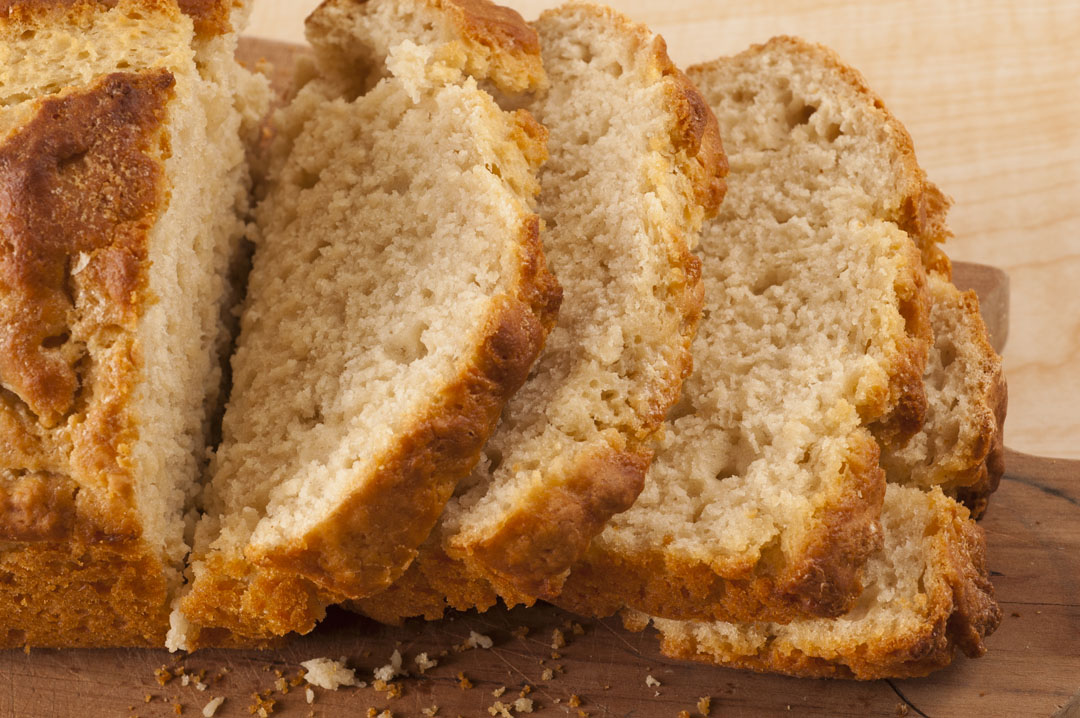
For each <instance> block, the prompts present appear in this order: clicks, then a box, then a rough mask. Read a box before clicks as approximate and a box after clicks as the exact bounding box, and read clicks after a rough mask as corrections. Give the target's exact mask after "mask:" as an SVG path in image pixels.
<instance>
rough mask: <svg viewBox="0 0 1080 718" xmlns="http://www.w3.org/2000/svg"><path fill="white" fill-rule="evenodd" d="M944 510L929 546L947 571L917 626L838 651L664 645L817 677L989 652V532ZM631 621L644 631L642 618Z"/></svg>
mask: <svg viewBox="0 0 1080 718" xmlns="http://www.w3.org/2000/svg"><path fill="white" fill-rule="evenodd" d="M949 503H950V504H951V508H949V509H945V510H943V511H941V522H942V524H944V526H942V527H939V529H938V532H937V533H938V535H937V536H936V537H935V539H934V540H933V544H932V546H931V547H930V548H929V552H930V554H931V555H930V557H928V559H927V560H928V563H932V564H935V565H937V566H939V570H941V571H943V573H944V575H943V576H941V577H940V579H941V580H939V581H938V582H937V585H936V586H935V587H934V589H933V590H932V591H931V592H930V594H929V596H928V598H929V601H928V603H929V605H928V606H927V608H926V614H925V620H924V621H922V622H921V624H920V628H919V630H917V631H913V632H911V633H905V634H886V635H879V636H875V637H873V638H872V639H870V640H867V641H865V642H862V643H860V644H859V645H858V646H856V647H854V648H852V647H851V646H850V645H847V644H848V643H849V642H847V641H845V640H844V637H843V636H840V637H838V639H837V641H836V644H835V645H822V646H819V647H818V650H819V651H821V652H822V653H828V654H830V657H823V656H819V655H809V654H807V653H804V652H802V651H799V650H790V651H789V650H785V649H783V648H781V647H780V646H778V644H777V642H775V641H771V640H770V641H767V642H766V643H765V645H764V646H763V647H762V649H761V650H760V651H759V652H758V653H756V654H754V655H740V654H738V653H736V652H734V651H728V652H725V651H722V650H720V649H717V648H709V647H704V646H702V645H700V644H699V642H698V641H697V640H696V639H695V638H694V636H693V634H692V632H689V631H679V632H678V634H677V635H676V634H675V633H672V634H670V635H667V634H663V633H662V634H661V650H662V651H663V653H664V655H666V656H670V657H672V658H680V659H687V660H695V661H701V662H705V663H715V664H717V665H723V666H729V667H732V668H746V669H750V670H754V671H759V672H769V673H785V674H788V675H792V676H800V677H812V678H855V679H859V680H875V679H879V678H914V677H919V676H925V675H927V674H928V673H931V672H932V671H935V670H937V669H940V668H943V667H945V666H947V665H948V664H949V663H950V662H951V661H952V660H953V658H954V657H955V655H956V653H957V651H958V650H959V651H963V652H964V653H965V654H967V655H968V656H971V657H977V656H980V655H982V654H983V653H984V652H985V650H986V647H985V644H984V639H985V638H986V636H989V635H990V634H991V633H993V632H994V630H995V629H996V628H997V626H998V624H999V623H1000V622H1001V609H1000V608H999V607H998V605H997V603H995V601H994V591H993V586H992V585H991V583H990V579H989V577H988V569H987V566H986V538H985V535H984V534H983V531H982V529H981V528H980V527H978V526H977V525H976V524H975V522H974V521H972V520H970V519H969V518H968V512H967V511H966V510H964V509H963V508H961V507H960V506H959V505H957V504H955V503H954V502H949ZM628 627H630V628H632V629H637V630H640V629H641V628H642V627H643V625H642V624H641V622H640V621H638V620H630V621H629V622H628Z"/></svg>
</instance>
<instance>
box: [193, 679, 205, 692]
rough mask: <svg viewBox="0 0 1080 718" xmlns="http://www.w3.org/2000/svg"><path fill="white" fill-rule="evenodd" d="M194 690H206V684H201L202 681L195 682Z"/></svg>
mask: <svg viewBox="0 0 1080 718" xmlns="http://www.w3.org/2000/svg"><path fill="white" fill-rule="evenodd" d="M195 690H197V691H205V690H206V684H205V683H203V682H202V681H195Z"/></svg>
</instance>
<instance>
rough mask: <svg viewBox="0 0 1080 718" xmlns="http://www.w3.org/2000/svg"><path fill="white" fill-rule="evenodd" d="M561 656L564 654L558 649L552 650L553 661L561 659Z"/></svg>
mask: <svg viewBox="0 0 1080 718" xmlns="http://www.w3.org/2000/svg"><path fill="white" fill-rule="evenodd" d="M560 658H562V654H561V653H559V652H558V651H552V652H551V660H553V661H557V660H559V659H560Z"/></svg>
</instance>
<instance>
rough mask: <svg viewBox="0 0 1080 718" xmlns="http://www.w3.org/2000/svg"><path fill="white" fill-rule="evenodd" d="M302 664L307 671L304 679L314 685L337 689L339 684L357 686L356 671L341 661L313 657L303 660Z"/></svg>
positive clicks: (332, 689)
mask: <svg viewBox="0 0 1080 718" xmlns="http://www.w3.org/2000/svg"><path fill="white" fill-rule="evenodd" d="M300 665H301V666H303V667H304V669H305V670H306V671H307V672H306V673H305V674H304V680H305V681H307V682H308V683H310V684H311V685H313V686H318V687H319V688H326V689H327V690H331V691H336V690H337V689H338V686H355V685H356V672H355V671H353V670H352V669H351V668H346V667H345V665H344V663H343V662H341V661H335V660H332V659H330V658H312V659H311V660H310V661H303V662H302V663H301V664H300Z"/></svg>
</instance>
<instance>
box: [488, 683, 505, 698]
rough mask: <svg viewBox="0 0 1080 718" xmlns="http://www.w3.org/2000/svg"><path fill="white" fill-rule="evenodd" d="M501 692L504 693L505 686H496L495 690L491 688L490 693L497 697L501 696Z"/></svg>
mask: <svg viewBox="0 0 1080 718" xmlns="http://www.w3.org/2000/svg"><path fill="white" fill-rule="evenodd" d="M503 693H506V686H499V687H498V688H496V689H495V690H493V691H492V692H491V695H493V696H494V697H496V698H499V697H501V696H502V694H503Z"/></svg>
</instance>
